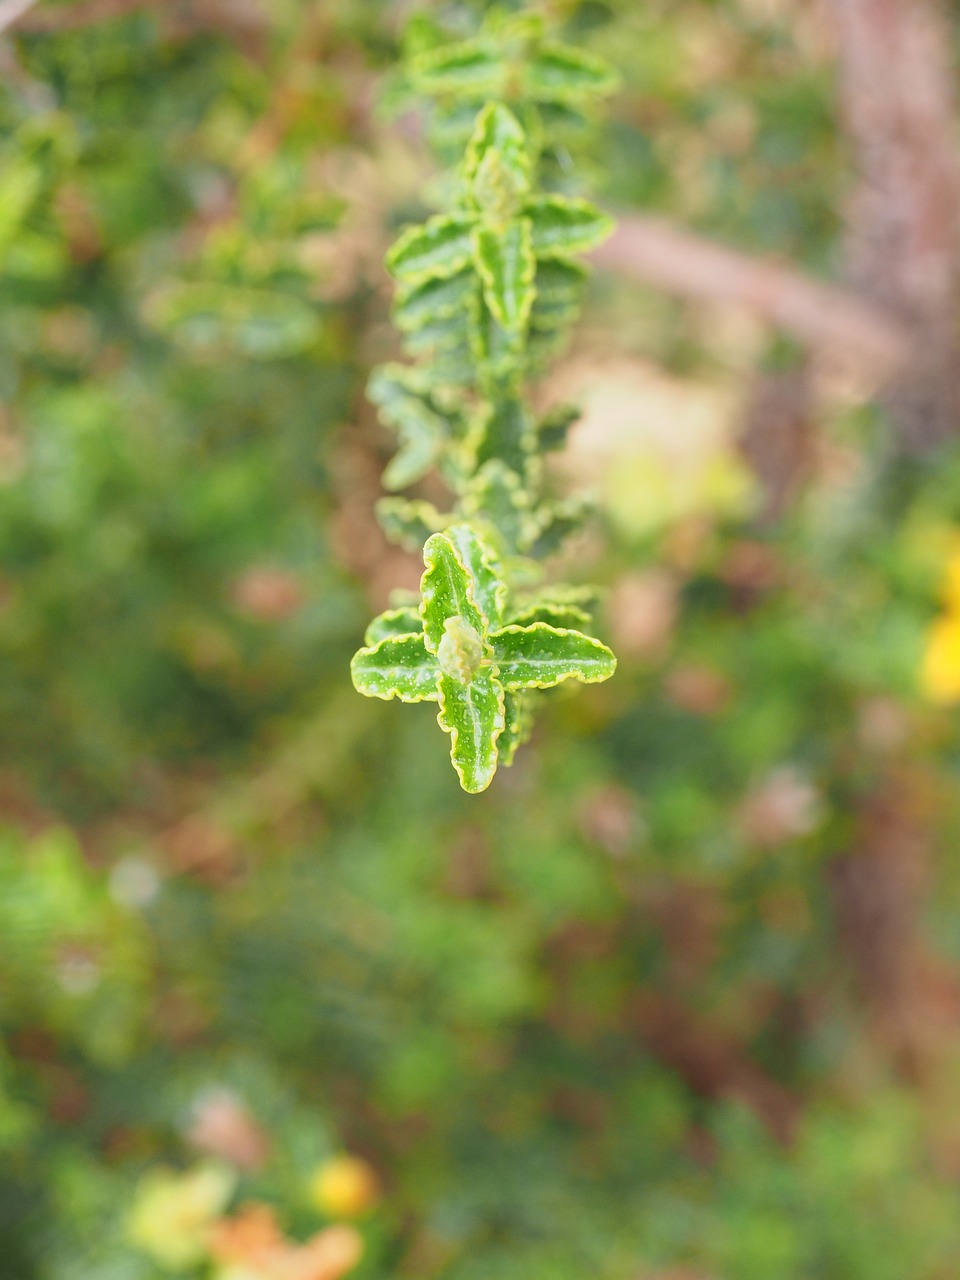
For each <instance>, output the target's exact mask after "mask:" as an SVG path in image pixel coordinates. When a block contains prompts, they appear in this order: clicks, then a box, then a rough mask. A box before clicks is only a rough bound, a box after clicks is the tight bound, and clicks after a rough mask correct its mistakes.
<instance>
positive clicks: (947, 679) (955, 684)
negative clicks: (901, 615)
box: [920, 570, 960, 704]
mask: <svg viewBox="0 0 960 1280" xmlns="http://www.w3.org/2000/svg"><path fill="white" fill-rule="evenodd" d="M958 574H960V570H958ZM920 685H921V688H922V689H923V692H924V693H925V694H926V696H927V697H928V698H929V699H930V700H931V702H940V703H944V704H948V703H952V702H960V613H958V614H952V613H951V614H947V615H945V616H944V617H942V618H937V620H936V621H935V622H934V623H933V624H932V625H931V627H930V630H929V631H928V632H927V647H926V650H925V652H924V655H923V665H922V667H921V669H920Z"/></svg>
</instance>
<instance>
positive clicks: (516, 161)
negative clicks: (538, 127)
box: [463, 102, 530, 219]
mask: <svg viewBox="0 0 960 1280" xmlns="http://www.w3.org/2000/svg"><path fill="white" fill-rule="evenodd" d="M463 176H464V180H465V182H466V184H467V189H468V191H469V193H470V197H471V199H472V201H473V204H474V205H475V206H476V207H477V208H478V209H482V210H483V211H484V213H486V214H488V215H490V216H492V217H495V218H499V219H506V218H507V217H509V216H510V215H511V214H512V213H514V212H515V211H516V209H517V205H518V202H519V200H520V199H521V197H523V196H525V195H526V194H527V192H528V191H529V189H530V157H529V156H528V154H527V139H526V135H525V134H524V131H523V128H522V127H521V125H520V121H519V120H518V119H517V117H516V116H515V115H514V114H513V112H512V111H509V110H508V109H507V108H506V107H505V106H503V105H502V104H501V103H499V102H489V103H487V105H486V106H485V107H484V109H483V110H482V111H481V112H480V114H479V116H478V117H477V122H476V125H475V127H474V130H473V133H472V135H471V137H470V142H469V144H468V146H467V152H466V156H465V157H464V164H463Z"/></svg>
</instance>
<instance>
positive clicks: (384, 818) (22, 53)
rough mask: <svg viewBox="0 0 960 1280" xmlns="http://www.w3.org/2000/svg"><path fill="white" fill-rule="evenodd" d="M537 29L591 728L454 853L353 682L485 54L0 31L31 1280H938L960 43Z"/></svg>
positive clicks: (204, 14)
mask: <svg viewBox="0 0 960 1280" xmlns="http://www.w3.org/2000/svg"><path fill="white" fill-rule="evenodd" d="M540 7H542V8H544V9H545V10H547V11H548V13H549V14H550V15H551V17H552V19H553V20H554V21H555V22H556V24H557V29H558V31H560V32H562V33H563V34H565V36H566V37H567V38H568V39H571V40H572V41H574V42H575V43H577V44H579V45H581V46H582V47H584V48H588V49H592V50H594V51H596V52H598V53H601V54H604V55H605V56H607V57H608V58H609V59H610V60H611V61H612V62H613V63H614V64H615V65H616V66H617V68H618V69H619V71H620V72H621V74H622V77H623V88H622V90H621V91H620V92H619V93H618V94H617V95H616V97H615V98H614V99H613V100H612V101H611V103H610V107H609V111H608V113H607V114H606V115H605V116H604V117H603V118H602V119H601V120H599V121H598V122H597V124H596V127H595V129H594V130H593V131H592V132H591V133H590V134H589V136H586V135H584V136H583V137H582V139H581V142H580V145H579V148H578V149H577V151H576V154H573V153H571V157H570V163H571V172H572V173H575V175H576V180H577V181H578V182H580V183H582V184H584V185H585V186H586V188H587V189H590V190H591V191H592V193H593V194H594V195H595V196H596V198H597V199H598V200H599V201H600V203H602V204H603V205H604V207H606V208H608V209H610V210H611V211H613V212H615V213H617V214H618V216H619V217H620V229H619V231H618V232H617V234H616V235H615V237H614V238H613V239H612V240H611V241H610V242H609V243H608V244H607V245H606V246H605V247H604V248H603V249H602V250H601V251H599V252H598V253H597V255H596V270H595V272H594V274H593V277H592V279H591V284H590V290H589V295H588V298H587V303H586V305H585V308H584V314H583V317H582V321H581V324H580V327H579V329H578V332H577V337H576V340H575V342H574V344H573V345H572V346H571V348H570V349H569V350H568V351H567V352H566V354H565V355H564V356H563V357H562V358H561V359H560V360H559V361H558V362H557V364H556V367H555V369H554V371H553V372H552V373H551V375H550V376H549V378H548V379H547V380H546V381H545V383H544V384H543V385H542V386H541V387H540V388H538V395H539V396H540V397H541V398H542V400H543V402H544V403H553V402H555V401H558V400H567V399H571V398H575V399H579V400H580V402H581V403H582V405H583V406H584V417H583V419H582V421H581V422H580V423H579V424H578V426H577V427H576V428H575V429H574V431H573V434H572V439H571V444H570V446H569V449H568V450H567V452H566V454H565V455H564V456H563V457H562V458H560V459H559V461H558V464H557V483H558V485H560V486H561V487H566V486H573V487H574V488H576V490H578V491H582V490H588V491H589V492H591V493H593V494H594V495H595V497H596V498H597V500H598V503H599V515H598V518H597V520H596V521H595V522H594V524H593V526H592V529H591V532H590V534H589V535H588V536H586V537H584V538H582V539H581V540H580V542H579V544H578V545H577V546H576V547H575V548H573V550H572V551H570V552H569V553H568V554H567V555H566V558H565V561H564V563H563V564H562V566H560V568H558V572H560V569H561V568H562V572H563V574H565V575H566V576H568V577H570V578H572V579H573V580H575V581H592V582H597V583H599V584H600V585H601V586H602V588H603V590H604V597H603V609H602V612H603V615H604V618H605V624H604V626H605V631H604V634H605V637H606V638H607V639H609V640H610V642H611V643H612V644H613V645H614V647H615V648H616V650H617V651H618V653H619V655H620V668H619V671H618V673H617V676H616V678H615V679H614V680H613V681H611V682H610V683H609V684H605V685H603V686H600V687H594V688H591V689H589V690H586V691H581V692H580V693H578V694H577V695H576V696H570V697H568V696H566V691H565V690H559V691H557V692H556V693H555V694H553V695H550V697H549V698H547V697H545V698H544V702H545V704H546V703H549V705H548V706H547V707H546V711H545V713H544V715H543V716H542V718H541V722H540V724H539V726H538V731H537V734H536V735H535V738H534V740H533V742H532V743H531V744H530V745H529V746H527V747H526V748H525V749H524V750H523V751H522V752H521V753H520V755H519V756H518V760H517V763H516V764H515V766H514V767H513V768H512V769H511V770H509V771H503V772H501V773H500V774H499V775H498V776H497V778H496V780H495V782H494V785H493V787H492V788H491V790H490V791H489V792H488V793H485V794H484V795H483V796H480V797H471V796H466V795H464V794H463V793H461V792H460V790H459V788H458V787H457V784H456V779H455V777H454V775H453V773H452V771H451V769H450V765H449V761H448V759H447V743H446V741H445V739H444V738H443V735H441V734H439V733H438V732H437V730H436V726H435V724H434V712H433V710H431V708H430V707H429V705H426V706H420V707H400V706H399V705H397V704H396V703H392V704H383V703H375V702H371V701H369V700H366V699H363V698H361V697H359V696H358V695H356V694H355V693H354V691H353V689H352V687H351V685H350V680H349V674H348V663H349V658H350V655H351V653H352V652H353V650H354V649H355V648H356V646H357V644H358V643H359V639H360V636H361V635H362V631H363V628H364V626H365V624H366V622H367V620H368V618H369V616H370V611H371V609H372V608H382V607H384V606H385V605H386V603H387V601H388V598H389V594H390V591H391V590H392V589H394V588H396V587H403V586H410V585H412V584H415V583H416V581H417V578H418V576H419V563H418V560H417V558H416V557H415V556H410V555H407V554H406V553H405V552H403V551H401V550H398V549H397V548H394V547H391V546H390V545H389V544H388V543H387V542H386V541H385V539H384V538H383V536H382V534H381V533H380V531H379V529H378V527H377V525H376V522H375V520H374V518H373V515H372V511H373V506H374V503H375V501H376V499H377V497H378V496H379V494H380V492H381V490H380V483H379V477H380V473H381V471H382V468H383V466H384V464H385V462H386V460H387V459H388V458H389V456H390V453H391V450H392V448H393V443H394V442H393V440H392V439H391V437H390V435H389V433H388V432H387V431H385V430H384V429H383V428H382V427H380V426H379V425H378V424H377V421H376V418H375V415H374V413H373V411H372V409H371V407H370V406H369V404H368V403H367V402H366V401H365V399H364V395H363V386H364V382H365V378H366V376H367V374H368V372H369V369H370V367H371V365H372V364H373V363H374V362H375V361H377V360H381V359H384V358H390V357H392V356H393V355H394V354H395V353H396V350H397V342H396V338H395V336H394V334H393V332H392V330H391V327H390V324H389V297H390V290H389V286H388V282H387V279H386V277H385V273H384V272H383V270H382V267H381V260H382V256H383V252H384V250H385V248H386V246H387V245H388V244H389V242H390V241H391V239H393V238H394V237H395V235H396V233H397V231H398V229H399V228H400V227H401V226H403V225H404V224H405V223H407V222H409V221H412V220H416V219H418V218H420V217H422V216H423V214H424V212H425V210H426V209H428V208H429V206H430V201H431V192H432V191H434V190H435V189H436V186H435V184H436V182H437V179H438V175H439V172H440V170H439V168H438V165H437V162H436V161H435V160H434V159H432V158H431V155H430V152H429V149H428V147H427V146H426V143H425V141H424V136H423V127H422V117H421V115H420V108H419V106H418V104H417V103H416V102H415V101H414V100H412V99H411V98H410V96H409V94H407V93H406V92H405V89H404V85H403V81H402V77H401V76H400V74H399V73H398V70H397V68H398V65H399V49H400V41H401V37H402V32H403V29H404V27H405V25H406V24H407V22H408V21H409V19H410V18H411V17H413V16H414V15H417V14H424V13H432V14H433V15H434V17H435V19H436V21H437V22H439V23H440V24H441V25H443V26H445V28H446V29H448V30H449V31H450V33H451V34H454V35H462V34H463V33H465V32H469V31H470V30H471V29H472V28H473V27H474V26H475V25H476V22H477V19H478V15H479V13H480V10H481V9H482V8H483V5H482V4H470V3H467V0H463V2H462V3H452V4H444V5H437V6H430V5H429V4H428V3H426V0H424V3H411V2H404V3H398V2H390V0H315V2H311V0H194V2H190V3H188V2H186V0H183V2H181V0H72V2H69V0H63V2H59V3H58V2H57V0H39V2H38V3H34V4H30V3H27V2H25V0H0V78H2V88H0V671H2V678H0V1027H2V1032H3V1035H2V1045H0V1277H2V1280H163V1277H169V1276H174V1277H175V1276H183V1277H186V1278H187V1280H338V1278H339V1277H340V1276H341V1275H350V1276H352V1277H356V1280H404V1278H410V1280H413V1277H417V1280H488V1278H489V1280H583V1278H584V1277H587V1276H589V1277H591V1280H772V1278H775V1280H954V1278H955V1277H956V1276H957V1275H958V1274H960V1107H958V1103H957V1097H958V1091H960V859H958V858H957V843H958V837H960V791H958V785H957V782H958V775H960V733H958V727H960V726H958V718H957V712H956V710H955V709H954V704H955V703H956V701H957V700H958V699H960V448H958V434H957V427H958V425H960V414H958V396H957V380H958V368H960V364H958V361H957V349H956V336H957V316H958V309H960V308H958V304H960V292H958V285H960V281H958V271H957V266H958V262H960V254H958V243H957V241H958V229H960V182H958V176H957V151H956V124H957V115H956V103H955V90H954V69H953V68H954V46H955V44H956V42H957V37H958V34H960V6H958V5H956V4H948V3H946V0H938V2H935V0H582V2H581V0H557V2H556V3H552V4H548V5H543V6H540Z"/></svg>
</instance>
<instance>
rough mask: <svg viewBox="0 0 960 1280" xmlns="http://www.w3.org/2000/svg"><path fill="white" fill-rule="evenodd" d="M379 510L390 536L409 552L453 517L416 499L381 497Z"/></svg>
mask: <svg viewBox="0 0 960 1280" xmlns="http://www.w3.org/2000/svg"><path fill="white" fill-rule="evenodd" d="M375 510H376V514H377V520H378V521H379V522H380V528H381V529H382V530H383V532H384V534H385V535H386V537H387V539H388V540H389V541H390V542H393V543H395V544H397V545H398V546H401V547H404V548H405V549H406V550H407V551H419V550H420V548H421V547H422V546H423V544H424V543H425V542H426V540H427V539H428V538H429V537H430V535H431V533H437V532H438V531H439V530H440V529H443V528H444V527H445V526H446V525H447V524H449V522H450V519H451V517H450V516H445V515H442V514H441V513H440V512H439V511H438V510H437V508H436V507H435V506H434V505H433V503H432V502H422V501H420V500H418V499H413V498H381V499H380V501H379V502H378V503H377V505H376V508H375ZM419 625H420V624H419V622H418V623H417V626H418V627H419Z"/></svg>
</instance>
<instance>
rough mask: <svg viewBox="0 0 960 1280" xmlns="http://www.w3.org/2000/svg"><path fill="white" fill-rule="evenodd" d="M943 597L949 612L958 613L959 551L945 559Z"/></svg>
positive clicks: (959, 601) (959, 587)
mask: <svg viewBox="0 0 960 1280" xmlns="http://www.w3.org/2000/svg"><path fill="white" fill-rule="evenodd" d="M943 599H944V603H945V604H946V607H947V609H948V610H949V611H950V612H951V613H960V551H955V552H954V554H953V555H952V556H951V557H950V559H949V560H948V561H947V567H946V570H945V572H944V575H943Z"/></svg>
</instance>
